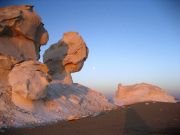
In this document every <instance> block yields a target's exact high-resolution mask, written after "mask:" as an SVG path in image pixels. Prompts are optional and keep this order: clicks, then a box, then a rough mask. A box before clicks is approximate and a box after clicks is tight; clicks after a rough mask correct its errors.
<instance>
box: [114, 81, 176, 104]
mask: <svg viewBox="0 0 180 135" xmlns="http://www.w3.org/2000/svg"><path fill="white" fill-rule="evenodd" d="M146 101H157V102H172V103H173V102H176V100H175V98H174V97H173V96H170V95H168V94H167V93H166V92H165V91H164V90H162V89H161V88H159V87H157V86H154V85H151V84H146V83H140V84H135V85H128V86H123V85H121V84H119V85H118V89H117V91H116V94H115V97H114V102H115V104H117V105H120V106H121V105H128V104H134V103H138V102H146Z"/></svg>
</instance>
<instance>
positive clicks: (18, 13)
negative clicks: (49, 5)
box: [0, 5, 48, 61]
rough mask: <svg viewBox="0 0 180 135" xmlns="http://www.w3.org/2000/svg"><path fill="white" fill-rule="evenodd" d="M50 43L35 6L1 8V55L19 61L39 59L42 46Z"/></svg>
mask: <svg viewBox="0 0 180 135" xmlns="http://www.w3.org/2000/svg"><path fill="white" fill-rule="evenodd" d="M47 41H48V33H47V31H46V29H45V28H44V27H43V23H42V22H41V18H40V17H39V16H38V15H37V14H36V13H35V12H34V11H33V6H31V5H22V6H9V7H5V8H0V53H1V54H5V55H9V56H12V57H14V58H16V59H17V60H18V61H23V60H28V59H33V60H36V59H37V58H39V50H40V46H41V45H43V44H46V42H47Z"/></svg>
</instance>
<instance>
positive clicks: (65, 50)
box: [43, 32, 88, 83]
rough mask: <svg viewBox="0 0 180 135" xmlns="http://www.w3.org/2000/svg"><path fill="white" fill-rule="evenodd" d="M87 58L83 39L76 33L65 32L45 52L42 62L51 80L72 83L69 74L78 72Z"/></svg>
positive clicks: (86, 49)
mask: <svg viewBox="0 0 180 135" xmlns="http://www.w3.org/2000/svg"><path fill="white" fill-rule="evenodd" d="M87 56H88V48H87V46H86V44H85V42H84V40H83V38H82V37H81V36H80V35H79V34H78V33H77V32H67V33H64V36H63V38H62V39H61V40H60V41H59V42H58V43H56V44H53V45H51V47H50V48H49V49H48V50H46V52H45V54H44V59H43V61H44V63H45V64H46V65H47V66H48V68H49V74H50V75H51V76H52V78H53V79H55V80H61V81H62V82H63V83H72V79H71V75H70V73H73V72H78V71H80V70H81V68H82V67H83V64H84V61H85V60H86V58H87Z"/></svg>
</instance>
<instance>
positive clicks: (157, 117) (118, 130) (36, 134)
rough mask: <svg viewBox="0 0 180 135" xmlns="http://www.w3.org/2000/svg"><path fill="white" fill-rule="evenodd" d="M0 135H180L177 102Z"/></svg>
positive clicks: (139, 106) (141, 105) (140, 105)
mask: <svg viewBox="0 0 180 135" xmlns="http://www.w3.org/2000/svg"><path fill="white" fill-rule="evenodd" d="M0 135H180V103H157V102H145V103H138V104H134V105H129V106H124V107H121V108H119V109H117V110H113V111H109V112H105V113H103V114H101V115H99V116H96V117H88V118H83V119H80V120H75V121H66V122H59V123H54V124H50V125H45V126H39V127H28V128H27V127H26V128H19V129H8V130H7V129H6V130H5V132H1V133H0Z"/></svg>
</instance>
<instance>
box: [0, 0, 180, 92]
mask: <svg viewBox="0 0 180 135" xmlns="http://www.w3.org/2000/svg"><path fill="white" fill-rule="evenodd" d="M18 4H33V5H34V6H35V10H36V12H37V13H38V14H39V15H40V16H41V17H42V20H43V22H44V24H45V27H46V29H47V30H48V32H49V35H50V39H49V42H48V44H47V45H46V46H44V47H42V48H41V50H42V51H41V55H42V53H43V52H44V50H45V49H47V48H48V47H49V46H50V45H51V44H52V43H55V42H57V41H58V40H59V39H60V38H61V37H62V34H63V33H64V32H67V31H77V32H79V33H80V34H81V35H82V37H83V38H84V40H85V42H86V43H87V46H88V48H89V50H90V53H89V57H88V59H87V61H86V62H85V65H84V67H83V69H82V70H81V71H80V72H78V73H74V74H73V80H74V82H79V83H81V84H84V85H86V86H88V87H91V88H94V89H97V90H98V91H100V92H103V93H106V94H107V93H113V92H114V91H115V90H116V88H117V85H118V83H122V84H134V83H139V82H147V83H152V84H155V85H158V86H160V87H162V88H164V89H166V90H167V91H168V92H169V93H170V94H173V95H175V94H179V95H180V1H178V0H177V1H176V0H56V1H55V0H46V1H45V0H41V1H40V0H39V1H37V0H34V1H30V0H4V1H3V0H1V1H0V6H7V5H18Z"/></svg>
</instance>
